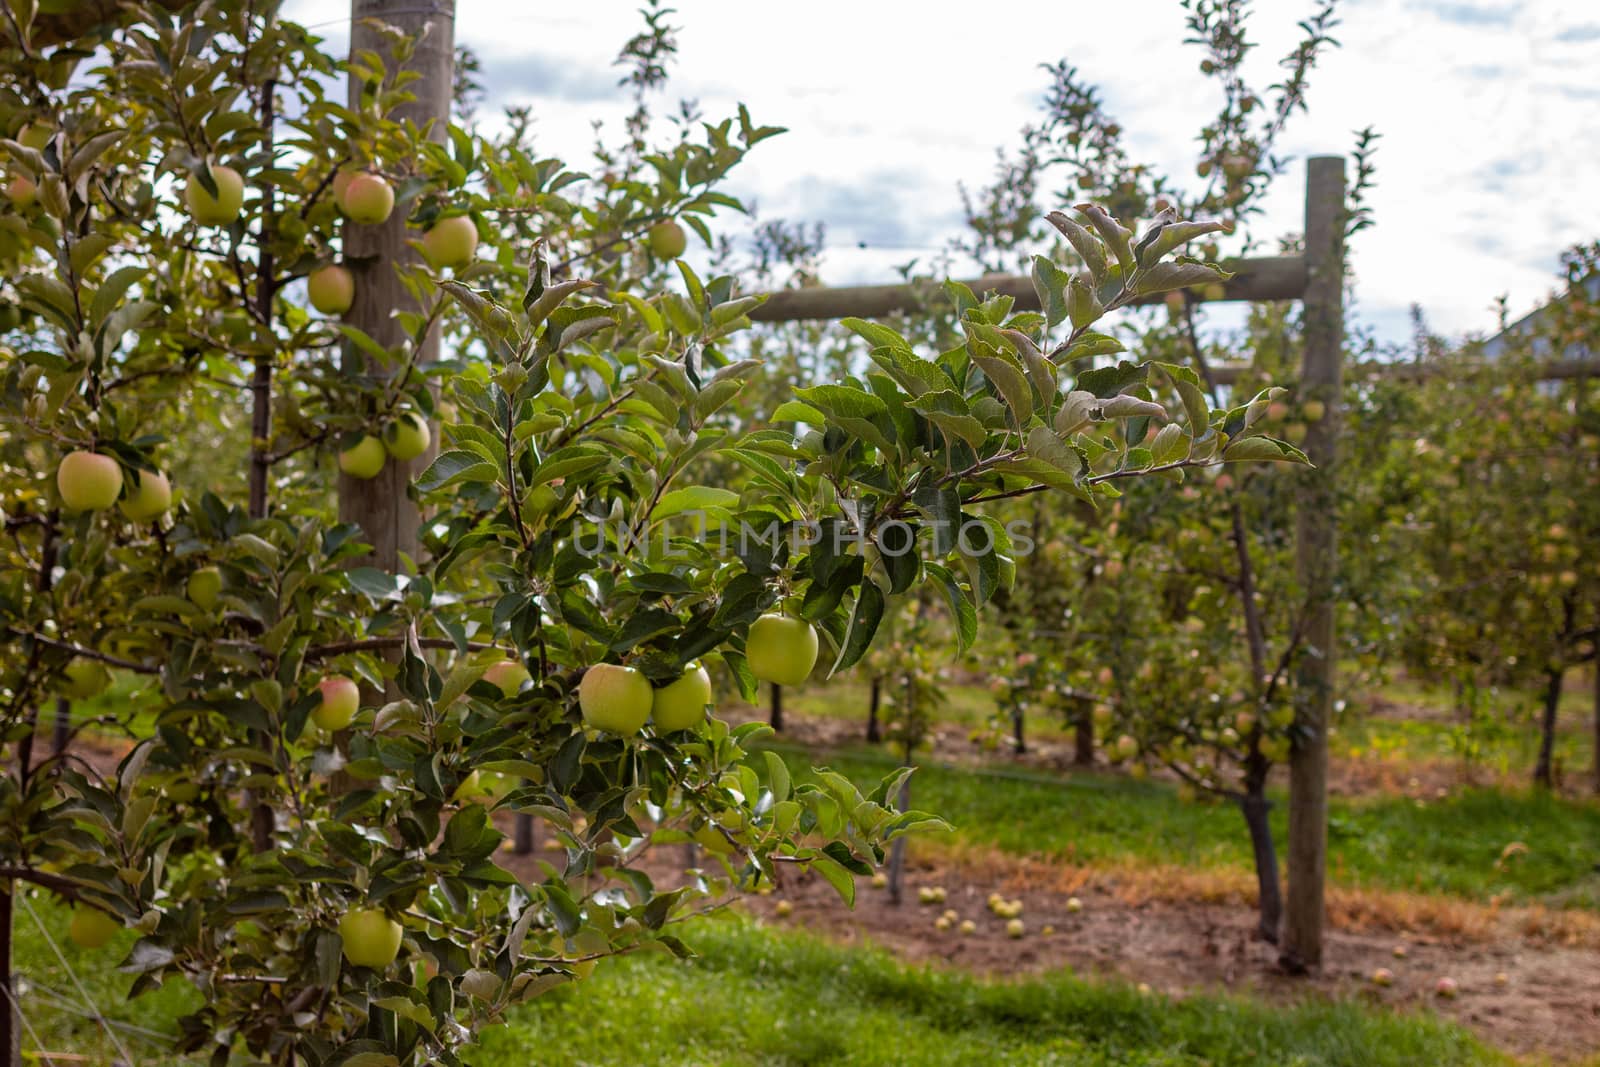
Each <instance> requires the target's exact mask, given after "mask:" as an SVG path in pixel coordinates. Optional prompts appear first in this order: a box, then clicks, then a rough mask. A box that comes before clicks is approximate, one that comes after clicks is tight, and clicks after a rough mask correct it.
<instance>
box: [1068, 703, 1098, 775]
mask: <svg viewBox="0 0 1600 1067" xmlns="http://www.w3.org/2000/svg"><path fill="white" fill-rule="evenodd" d="M1073 726H1074V727H1075V729H1074V731H1073V740H1072V749H1073V751H1072V762H1073V763H1076V764H1077V765H1078V766H1080V767H1088V766H1090V765H1092V764H1093V763H1094V705H1092V704H1090V703H1088V702H1087V701H1079V708H1078V716H1077V718H1076V719H1074V720H1073Z"/></svg>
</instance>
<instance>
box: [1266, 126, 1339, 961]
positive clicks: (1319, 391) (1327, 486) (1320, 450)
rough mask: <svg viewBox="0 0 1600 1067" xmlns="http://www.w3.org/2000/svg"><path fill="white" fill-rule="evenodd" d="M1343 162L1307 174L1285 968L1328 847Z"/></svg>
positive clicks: (1313, 924)
mask: <svg viewBox="0 0 1600 1067" xmlns="http://www.w3.org/2000/svg"><path fill="white" fill-rule="evenodd" d="M1344 197H1345V184H1344V160H1343V159H1342V158H1341V157H1339V156H1319V157H1317V158H1314V159H1312V160H1310V161H1309V162H1308V164H1307V169H1306V237H1305V255H1306V275H1307V278H1306V293H1305V354H1304V356H1303V357H1302V362H1301V366H1300V401H1301V403H1304V402H1306V401H1308V400H1320V401H1322V403H1323V405H1324V415H1323V418H1322V419H1321V420H1319V421H1317V422H1313V423H1311V424H1310V427H1309V429H1308V432H1307V434H1306V441H1305V451H1306V454H1307V455H1308V456H1310V457H1311V462H1312V463H1314V464H1316V468H1315V469H1314V470H1311V471H1307V472H1304V474H1303V476H1302V479H1301V483H1300V489H1299V493H1298V499H1297V501H1296V510H1295V536H1296V540H1297V542H1298V570H1299V576H1300V583H1301V586H1302V588H1303V589H1304V590H1305V597H1306V609H1305V610H1306V612H1307V619H1306V625H1305V628H1304V633H1305V644H1304V647H1303V649H1302V652H1301V654H1300V656H1299V658H1298V661H1297V663H1296V676H1295V681H1296V708H1295V739H1294V750H1293V754H1292V755H1291V756H1290V757H1289V880H1288V881H1289V892H1288V900H1287V906H1286V907H1285V909H1284V924H1283V940H1282V943H1281V944H1282V952H1281V954H1280V957H1279V960H1280V962H1281V964H1282V965H1283V967H1284V968H1285V969H1286V970H1289V971H1291V972H1294V973H1304V972H1306V971H1309V970H1312V969H1314V968H1317V967H1319V966H1321V964H1322V925H1323V911H1324V909H1323V880H1324V878H1325V876H1326V869H1327V846H1328V722H1329V718H1330V715H1331V713H1332V710H1333V696H1334V672H1335V670H1336V668H1337V665H1338V660H1339V656H1338V646H1337V644H1336V643H1335V635H1334V576H1335V574H1336V573H1337V565H1338V553H1337V544H1336V541H1335V527H1336V516H1335V494H1334V464H1335V460H1336V458H1337V457H1336V445H1337V442H1338V435H1339V424H1340V421H1341V416H1340V400H1341V393H1342V382H1343V363H1344Z"/></svg>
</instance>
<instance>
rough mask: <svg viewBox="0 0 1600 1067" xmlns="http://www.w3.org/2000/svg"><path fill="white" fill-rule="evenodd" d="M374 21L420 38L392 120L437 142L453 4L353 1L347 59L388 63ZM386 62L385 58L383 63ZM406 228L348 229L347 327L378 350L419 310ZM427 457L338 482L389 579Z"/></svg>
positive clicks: (350, 360)
mask: <svg viewBox="0 0 1600 1067" xmlns="http://www.w3.org/2000/svg"><path fill="white" fill-rule="evenodd" d="M368 19H375V20H378V21H380V22H385V23H388V24H389V25H391V26H395V27H398V28H399V29H400V30H402V31H404V32H405V33H406V34H408V35H410V36H413V37H420V40H419V41H418V43H417V47H416V52H415V53H414V54H413V55H412V57H411V60H410V62H409V63H408V64H407V69H409V70H412V71H415V72H416V73H417V74H418V75H419V77H418V78H417V79H416V80H415V81H412V82H411V83H410V84H409V85H408V86H407V89H408V90H409V91H410V92H411V93H412V94H413V95H414V96H415V97H416V99H414V100H411V101H409V102H407V103H406V104H403V105H401V106H400V107H399V108H396V109H395V114H394V117H395V118H396V119H398V120H402V121H403V120H410V121H412V122H415V123H416V124H417V126H418V127H426V126H427V125H428V124H429V123H430V122H431V123H432V124H433V128H432V130H431V131H430V136H431V137H432V138H433V139H434V140H436V141H440V142H443V141H444V138H445V132H446V126H447V125H448V124H449V121H450V99H451V91H452V88H453V85H454V77H455V2H454V0H433V2H432V3H428V2H420V3H419V2H417V0H351V5H350V54H351V55H352V56H354V55H357V54H358V53H360V52H362V51H372V52H376V53H377V54H379V55H383V56H387V52H388V49H387V48H386V47H385V44H384V41H383V38H382V37H381V36H380V35H379V34H378V32H377V31H376V30H375V29H374V28H372V27H371V26H369V25H368V24H367V22H366V20H368ZM385 61H386V62H387V61H389V60H388V59H386V60H385ZM361 90H362V86H361V84H360V82H359V81H358V80H357V79H354V78H352V79H351V82H350V106H351V107H358V106H360V96H361ZM416 236H417V234H416V233H415V232H414V231H409V230H408V229H407V228H406V218H405V209H404V206H403V205H402V206H397V207H396V209H395V211H394V214H392V215H390V216H389V219H388V221H387V222H385V223H383V224H382V225H379V226H358V225H353V224H352V225H347V226H346V227H345V231H344V254H345V258H346V259H347V260H348V261H349V267H350V270H351V273H353V274H354V275H355V279H356V296H355V303H354V305H353V306H352V307H351V308H350V312H349V314H348V315H347V316H346V320H347V321H348V322H350V323H351V325H353V326H357V327H359V328H360V329H361V330H362V331H364V332H365V333H366V334H367V335H368V336H369V337H372V338H373V339H374V340H376V341H377V342H378V343H379V344H381V345H384V346H386V347H392V346H395V345H399V344H401V343H402V342H403V341H404V340H405V331H404V329H403V328H402V327H401V325H400V321H399V319H397V318H396V317H395V314H396V312H399V311H404V310H409V311H416V310H419V309H418V307H417V304H416V301H414V300H413V299H412V298H411V295H410V293H409V292H407V290H406V288H405V286H403V285H402V284H401V283H400V278H399V276H398V275H397V274H396V273H395V267H396V266H398V265H400V264H408V263H414V262H416V261H417V258H418V257H417V253H416V252H415V251H414V250H413V249H412V248H411V247H410V246H409V245H408V244H406V241H407V239H408V238H413V237H416ZM438 354H439V334H438V331H437V330H435V331H434V332H433V333H432V334H431V335H430V336H429V337H428V338H427V340H426V341H425V342H424V343H423V348H422V351H421V352H419V353H418V354H417V362H418V364H419V365H421V364H425V363H431V362H433V361H434V360H435V359H436V358H437V357H438ZM345 360H346V369H347V370H348V371H349V372H350V373H353V374H367V373H372V372H373V371H374V369H375V368H374V367H373V366H372V365H371V364H370V362H369V361H368V359H367V358H366V356H365V355H364V354H363V353H362V352H360V351H359V350H358V349H356V348H355V347H354V346H351V347H350V348H349V349H348V351H347V352H346V355H345ZM432 460H433V454H432V450H430V451H429V453H427V454H425V455H423V456H420V457H418V458H417V459H414V460H412V461H411V462H409V463H402V462H399V461H398V460H392V459H391V460H390V461H389V462H388V463H385V464H384V466H383V470H382V471H380V472H379V473H378V476H377V477H376V478H369V479H361V478H353V477H351V476H350V475H348V474H340V475H339V518H340V519H342V520H344V521H346V522H354V523H356V524H358V525H359V526H360V527H361V530H362V533H363V535H364V537H365V540H366V541H367V543H368V544H370V545H372V556H371V558H370V560H369V561H368V562H370V563H371V564H372V565H373V566H376V567H380V568H382V569H383V570H386V571H389V572H391V573H393V572H394V571H396V570H398V569H399V568H400V566H401V562H400V561H401V559H402V558H415V557H416V554H417V528H418V521H419V520H418V515H417V507H416V504H415V503H414V502H413V501H412V500H411V498H410V497H409V496H408V495H407V493H406V490H407V487H408V486H409V485H410V484H411V477H412V474H413V473H414V472H415V471H420V470H423V469H425V468H426V467H427V465H428V464H429V463H430V462H432Z"/></svg>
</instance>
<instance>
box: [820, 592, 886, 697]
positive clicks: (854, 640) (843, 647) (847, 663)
mask: <svg viewBox="0 0 1600 1067" xmlns="http://www.w3.org/2000/svg"><path fill="white" fill-rule="evenodd" d="M883 606H884V598H883V590H881V589H879V588H878V585H877V583H876V582H874V581H872V580H871V579H865V580H863V581H862V583H861V591H860V592H859V593H858V594H857V595H856V609H855V611H854V612H853V613H852V614H851V616H850V630H849V632H848V633H846V634H845V639H844V641H843V642H841V644H840V646H839V658H838V659H836V660H834V662H833V669H832V670H831V671H829V672H828V673H829V674H830V675H833V674H838V673H839V672H840V671H842V670H846V669H847V668H850V667H853V666H855V665H856V664H857V663H859V662H860V661H861V657H862V656H865V655H866V654H867V649H869V648H871V647H872V638H873V636H874V635H876V634H877V632H878V624H879V623H880V622H882V621H883Z"/></svg>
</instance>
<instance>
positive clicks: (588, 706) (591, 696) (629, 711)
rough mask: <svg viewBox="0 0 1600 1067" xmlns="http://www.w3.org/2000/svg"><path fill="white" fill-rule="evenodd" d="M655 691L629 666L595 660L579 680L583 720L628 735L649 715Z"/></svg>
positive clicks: (579, 701)
mask: <svg viewBox="0 0 1600 1067" xmlns="http://www.w3.org/2000/svg"><path fill="white" fill-rule="evenodd" d="M654 696H655V691H654V690H653V689H651V687H650V681H649V679H647V678H645V676H644V675H643V674H640V673H639V672H638V671H636V670H634V669H633V668H632V667H621V666H618V665H617V664H614V663H596V664H595V665H594V666H592V667H590V668H589V669H588V670H586V671H584V672H583V681H581V682H579V683H578V706H579V707H580V708H582V709H583V721H584V722H585V723H587V724H588V725H589V726H592V727H594V728H595V729H597V730H609V731H610V732H611V733H614V734H621V735H622V736H624V737H631V736H633V735H634V734H636V733H638V732H639V730H640V728H641V727H642V726H644V724H645V720H646V719H648V718H649V717H650V704H651V702H652V701H653V699H654Z"/></svg>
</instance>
